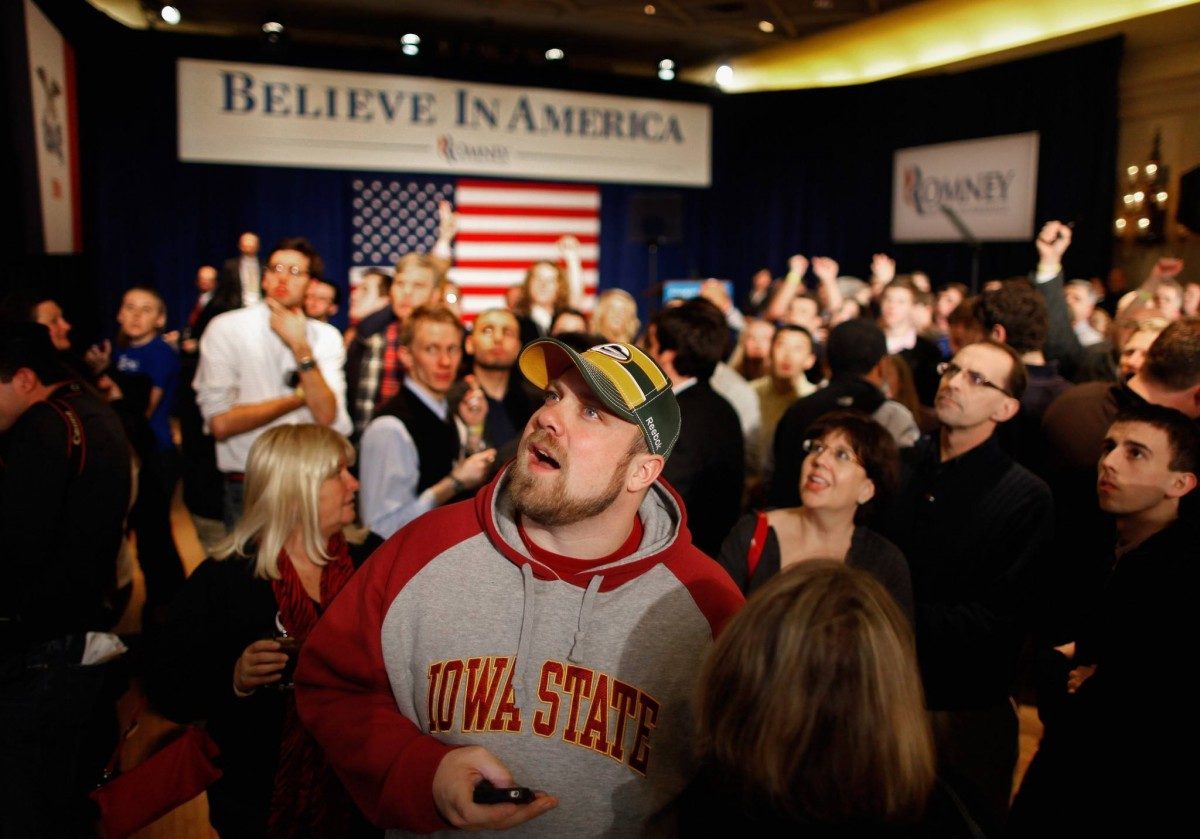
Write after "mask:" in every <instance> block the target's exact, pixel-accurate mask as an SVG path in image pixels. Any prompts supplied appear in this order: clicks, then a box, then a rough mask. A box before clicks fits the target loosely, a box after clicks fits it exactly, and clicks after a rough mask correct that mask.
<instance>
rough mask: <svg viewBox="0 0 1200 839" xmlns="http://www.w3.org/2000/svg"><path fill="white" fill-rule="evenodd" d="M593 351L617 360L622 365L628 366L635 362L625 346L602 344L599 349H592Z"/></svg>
mask: <svg viewBox="0 0 1200 839" xmlns="http://www.w3.org/2000/svg"><path fill="white" fill-rule="evenodd" d="M592 350H594V351H595V352H599V353H604V354H605V355H606V356H608V357H609V358H615V359H616V360H617V361H619V362H621V363H622V364H628V363H629V362H630V361H632V360H633V356H632V355H631V354H630V352H629V350H628V349H627V348H626V347H625V346H624V345H623V344H601V345H600V346H598V347H592Z"/></svg>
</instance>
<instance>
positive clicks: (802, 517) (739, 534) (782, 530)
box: [718, 411, 913, 620]
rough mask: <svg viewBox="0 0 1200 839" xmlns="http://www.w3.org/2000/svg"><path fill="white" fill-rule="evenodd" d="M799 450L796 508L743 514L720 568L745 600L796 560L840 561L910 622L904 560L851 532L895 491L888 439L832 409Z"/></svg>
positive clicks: (892, 446) (873, 536)
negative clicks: (867, 578)
mask: <svg viewBox="0 0 1200 839" xmlns="http://www.w3.org/2000/svg"><path fill="white" fill-rule="evenodd" d="M804 447H805V451H806V452H807V454H806V456H805V458H804V461H803V463H802V464H801V467H800V500H801V502H802V505H803V506H800V507H785V508H781V509H777V510H771V511H769V512H766V513H750V514H748V515H746V516H743V517H742V519H741V521H739V522H738V523H737V525H736V526H735V527H734V528H733V530H732V531H731V532H730V534H729V536H728V537H727V538H726V539H725V543H724V544H723V545H722V546H721V552H720V556H719V557H718V559H719V561H720V563H721V565H723V566H724V567H725V570H726V571H728V572H729V575H730V576H731V577H733V581H734V582H735V583H737V584H738V586H739V587H741V589H742V591H744V592H746V593H747V594H749V593H750V592H752V591H755V590H756V589H758V588H759V587H761V586H762V585H763V584H765V583H766V581H767V580H769V579H770V578H771V577H773V576H774V575H776V574H778V573H779V572H780V571H781V570H783V569H786V568H789V567H791V566H793V565H796V564H797V563H799V562H803V561H805V560H809V559H837V560H843V561H844V562H845V563H846V564H847V565H849V566H851V567H853V568H861V569H862V570H863V571H866V572H867V573H869V574H871V575H872V576H873V577H875V578H876V579H877V580H879V582H880V583H882V584H883V587H884V588H885V589H887V590H888V592H889V593H890V594H891V595H892V597H894V598H895V599H896V602H897V603H898V604H900V608H901V609H902V610H903V611H904V613H905V614H906V615H908V617H909V619H910V620H911V619H912V614H913V596H912V578H911V576H910V574H909V570H908V562H907V561H906V560H905V559H904V555H903V554H902V553H901V552H900V549H899V548H897V547H896V546H895V545H893V544H892V543H891V542H889V541H888V540H887V539H885V538H883V537H882V536H880V535H879V534H878V533H876V532H875V531H873V530H869V529H868V528H866V527H862V526H859V522H860V521H861V520H862V519H863V518H864V517H865V516H866V515H867V514H868V512H869V511H870V509H871V506H872V503H873V502H875V501H878V500H879V499H880V498H881V497H882V496H885V495H887V494H888V493H889V492H891V491H892V490H893V489H894V488H895V486H896V481H897V476H898V475H899V471H900V455H899V453H898V452H897V450H896V443H895V441H894V440H893V439H892V435H891V434H889V433H888V432H887V431H886V430H885V429H884V428H883V427H882V426H881V425H879V423H877V422H875V420H873V419H871V417H869V416H867V415H866V414H862V413H858V412H855V411H834V412H831V413H829V414H826V415H825V416H823V417H821V418H820V419H819V420H817V421H816V422H814V423H813V424H812V425H811V426H809V431H808V439H807V440H806V441H805V442H804Z"/></svg>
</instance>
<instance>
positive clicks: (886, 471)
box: [805, 411, 900, 521]
mask: <svg viewBox="0 0 1200 839" xmlns="http://www.w3.org/2000/svg"><path fill="white" fill-rule="evenodd" d="M835 431H840V432H842V433H843V434H845V435H846V440H847V441H849V443H850V448H851V449H852V450H853V451H854V456H855V457H857V458H858V462H859V463H861V464H862V467H863V469H865V470H866V472H867V477H868V478H870V479H871V482H872V483H873V484H875V497H874V498H872V499H871V500H870V501H868V502H867V503H866V504H862V505H860V506H859V508H858V510H857V512H855V514H854V518H855V521H858V520H859V519H860V518H863V517H864V516H866V515H867V513H868V512H869V511H870V509H871V508H873V507H875V506H877V505H879V504H882V503H883V502H884V501H886V500H887V498H888V497H889V496H890V495H891V494H892V493H893V492H895V491H896V486H897V485H898V483H899V481H900V450H899V449H898V448H897V447H896V438H894V437H893V436H892V434H891V432H890V431H888V430H887V429H886V428H884V427H883V426H882V425H880V424H879V423H877V422H876V421H875V420H873V419H872V418H871V417H870V416H868V415H867V414H864V413H862V412H860V411H830V412H829V413H828V414H824V415H823V416H821V417H818V418H817V419H816V421H814V422H813V423H812V424H811V425H809V427H808V430H807V431H806V432H805V435H806V436H807V437H808V439H810V440H817V439H820V438H822V437H825V436H827V435H829V434H832V433H834V432H835Z"/></svg>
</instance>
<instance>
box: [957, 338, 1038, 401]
mask: <svg viewBox="0 0 1200 839" xmlns="http://www.w3.org/2000/svg"><path fill="white" fill-rule="evenodd" d="M971 346H984V347H992V348H994V349H997V350H999V351H1000V352H1002V353H1004V354H1005V355H1006V356H1008V357H1009V359H1010V360H1011V361H1012V369H1011V370H1009V371H1008V381H1006V382H1005V383H1004V386H1005V388H1007V389H1008V395H1009V396H1011V397H1012V398H1013V399H1016V400H1017V401H1018V402H1019V401H1020V400H1021V397H1022V396H1024V395H1025V388H1026V387H1028V386H1029V371H1028V370H1026V369H1025V362H1024V361H1022V360H1021V356H1020V354H1019V353H1018V352H1017V351H1016V350H1014V349H1013V348H1012V347H1010V346H1009V345H1008V344H1002V343H1000V342H999V341H994V340H992V339H991V338H984V339H983V340H982V341H976V342H975V343H974V344H971Z"/></svg>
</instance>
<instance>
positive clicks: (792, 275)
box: [766, 254, 808, 321]
mask: <svg viewBox="0 0 1200 839" xmlns="http://www.w3.org/2000/svg"><path fill="white" fill-rule="evenodd" d="M807 270H808V260H807V259H806V258H804V257H803V256H801V255H800V254H794V255H792V256H790V257H788V273H787V277H786V278H785V279H784V281H783V282H782V283H780V284H779V288H777V289H776V290H775V293H774V294H773V295H772V296H771V302H770V303H769V304H768V305H767V314H766V318H767V320H770V321H781V320H783V319H784V318H786V317H787V312H788V308H789V307H790V306H791V305H792V299H793V298H794V297H795V296H796V295H797V294H799V293H800V292H801V291H802V290H803V288H804V283H803V280H804V272H805V271H807Z"/></svg>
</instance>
